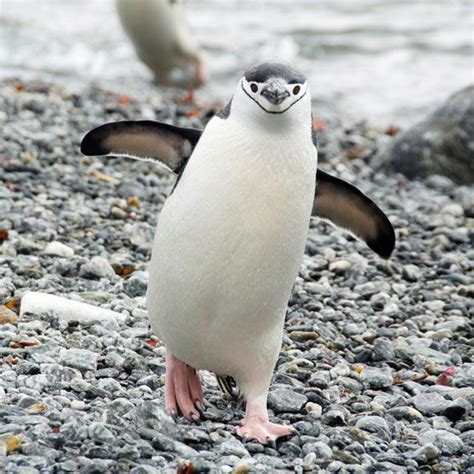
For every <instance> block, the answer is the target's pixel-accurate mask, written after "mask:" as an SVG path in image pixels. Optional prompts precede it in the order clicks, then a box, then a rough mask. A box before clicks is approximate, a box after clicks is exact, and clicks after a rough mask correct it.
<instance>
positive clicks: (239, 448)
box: [218, 438, 250, 457]
mask: <svg viewBox="0 0 474 474" xmlns="http://www.w3.org/2000/svg"><path fill="white" fill-rule="evenodd" d="M218 452H219V454H223V455H226V456H239V457H245V456H250V454H249V452H248V451H247V449H246V448H245V446H244V445H243V444H242V442H240V441H239V440H238V439H235V438H230V439H229V440H227V441H224V442H223V443H221V444H220V446H219V450H218Z"/></svg>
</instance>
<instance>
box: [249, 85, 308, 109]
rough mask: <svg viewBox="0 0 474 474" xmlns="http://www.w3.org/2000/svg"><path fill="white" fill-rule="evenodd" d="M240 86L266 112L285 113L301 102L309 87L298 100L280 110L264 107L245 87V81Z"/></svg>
mask: <svg viewBox="0 0 474 474" xmlns="http://www.w3.org/2000/svg"><path fill="white" fill-rule="evenodd" d="M240 87H242V90H243V91H244V92H245V94H246V95H247V97H250V98H251V99H252V100H253V101H254V102H255V103H256V104H257V105H258V106H259V107H260V108H261V109H262V110H263V111H264V112H266V113H267V114H283V113H285V112H286V111H287V110H289V109H291V107H293V106H294V105H295V104H296V103H297V102H299V101H300V100H301V99H302V98H303V97H304V96H305V95H306V92H307V91H308V88H307V87H306V90H305V91H304V94H303V95H302V96H301V97H300V98H299V99H298V100H295V101H294V102H293V103H292V104H290V105H289V106H288V107H287V108H286V109H285V110H280V111H279V112H277V111H271V110H267V109H266V108H265V107H263V105H261V104H260V103H259V102H258V101H257V100H255V99H254V98H253V97H252V96H251V95H250V94H249V93H248V92H247V91H246V90H245V88H244V81H241V82H240Z"/></svg>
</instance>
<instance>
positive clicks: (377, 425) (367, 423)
mask: <svg viewBox="0 0 474 474" xmlns="http://www.w3.org/2000/svg"><path fill="white" fill-rule="evenodd" d="M356 426H357V428H360V429H361V430H365V431H370V432H377V431H379V430H384V431H387V432H388V431H389V428H388V424H387V422H386V421H385V420H384V419H383V418H382V417H380V416H364V417H363V418H360V419H359V420H358V421H357V423H356Z"/></svg>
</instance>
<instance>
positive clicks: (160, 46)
mask: <svg viewBox="0 0 474 474" xmlns="http://www.w3.org/2000/svg"><path fill="white" fill-rule="evenodd" d="M116 3H117V11H118V14H119V17H120V21H121V23H122V26H123V28H124V30H125V32H126V33H127V35H128V37H129V38H130V39H131V41H132V42H133V45H134V47H135V51H136V52H137V55H138V57H139V58H140V59H141V60H142V61H143V62H144V63H145V64H146V65H147V66H148V67H149V68H150V69H151V71H152V72H153V74H154V75H155V78H156V81H157V82H158V83H159V84H163V85H181V86H186V87H189V86H198V85H202V84H204V83H205V82H206V75H205V72H204V64H203V60H202V56H201V51H200V47H199V44H198V42H197V40H196V38H194V37H193V35H192V34H191V32H190V30H189V28H188V25H187V23H186V19H185V17H184V14H183V11H182V9H181V7H180V5H179V2H178V0H116ZM190 67H191V68H192V70H193V72H192V77H189V72H190V71H189V69H190ZM177 70H180V71H179V72H180V73H181V74H179V75H180V76H181V77H179V78H176V77H175V72H177Z"/></svg>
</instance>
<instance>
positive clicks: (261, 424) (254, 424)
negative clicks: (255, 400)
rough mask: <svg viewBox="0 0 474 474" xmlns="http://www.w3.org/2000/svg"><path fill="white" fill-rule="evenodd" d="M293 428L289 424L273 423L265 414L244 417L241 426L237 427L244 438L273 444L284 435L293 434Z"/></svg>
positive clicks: (238, 432)
mask: <svg viewBox="0 0 474 474" xmlns="http://www.w3.org/2000/svg"><path fill="white" fill-rule="evenodd" d="M293 433H294V432H293V428H292V427H291V426H288V425H278V424H276V423H271V422H270V421H268V419H265V417H264V416H259V415H254V416H252V417H251V418H248V419H245V418H244V419H243V420H242V422H241V426H239V427H237V434H238V435H239V436H240V437H242V438H244V439H256V440H257V441H258V442H259V443H262V444H266V443H269V444H273V443H274V442H275V440H277V439H278V438H281V437H282V436H290V435H292V434H293Z"/></svg>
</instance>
